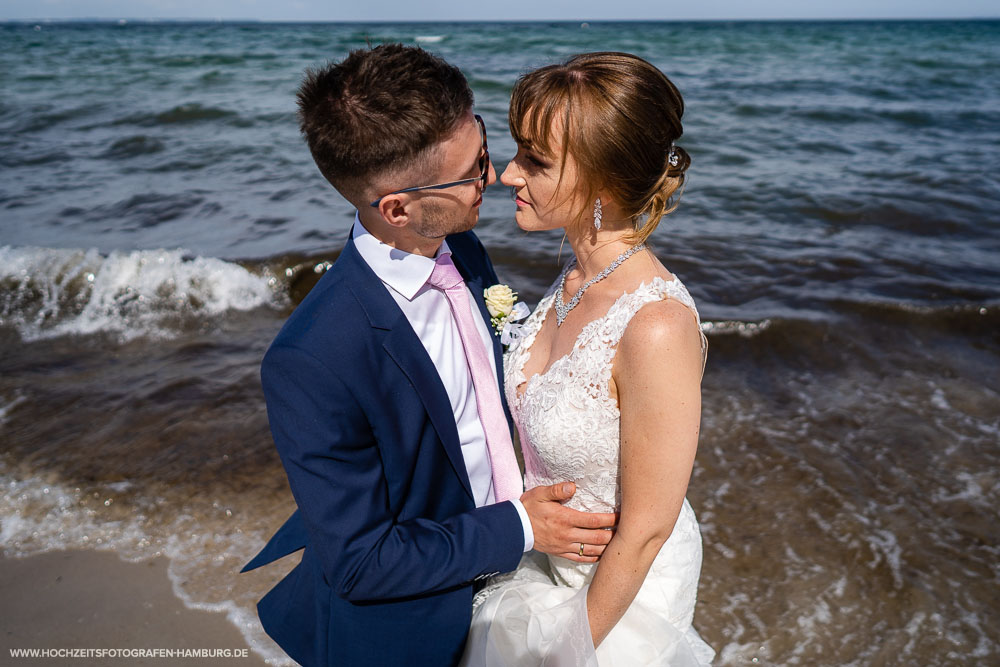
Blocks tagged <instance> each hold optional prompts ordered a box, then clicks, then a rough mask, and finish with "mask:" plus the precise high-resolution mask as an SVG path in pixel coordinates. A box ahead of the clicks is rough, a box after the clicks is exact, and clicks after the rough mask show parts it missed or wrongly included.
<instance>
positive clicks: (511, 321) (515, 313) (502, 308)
mask: <svg viewBox="0 0 1000 667" xmlns="http://www.w3.org/2000/svg"><path fill="white" fill-rule="evenodd" d="M483 298H485V299H486V309H487V310H489V311H490V324H492V325H493V329H494V330H495V331H496V333H497V335H499V336H500V342H501V343H502V344H503V345H510V344H511V343H512V342H513V341H514V340H515V339H516V338H518V337H519V336H520V335H521V325H520V324H515V322H517V321H518V320H523V319H524V318H525V317H527V316H528V313H529V312H530V311H529V309H528V306H526V305H525V304H523V303H518V302H517V292H515V291H514V290H512V289H511V288H510V287H509V286H508V285H493V286H492V287H487V288H486V289H485V290H483Z"/></svg>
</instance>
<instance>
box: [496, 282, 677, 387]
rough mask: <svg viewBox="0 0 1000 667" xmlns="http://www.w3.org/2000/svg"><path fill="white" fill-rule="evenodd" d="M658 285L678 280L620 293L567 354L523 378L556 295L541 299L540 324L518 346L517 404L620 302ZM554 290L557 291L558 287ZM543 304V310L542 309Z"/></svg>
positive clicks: (579, 335)
mask: <svg viewBox="0 0 1000 667" xmlns="http://www.w3.org/2000/svg"><path fill="white" fill-rule="evenodd" d="M570 267H571V264H567V265H566V268H565V269H563V272H565V271H567V270H569V268H570ZM560 277H562V274H560ZM658 283H662V284H663V285H671V284H675V283H680V280H679V279H678V278H677V276H676V274H675V275H674V277H673V280H667V279H666V278H664V277H662V276H654V277H653V278H652V279H650V281H649V282H648V283H647V282H646V281H645V280H644V281H642V282H641V283H639V285H638V286H637V287H636V288H635V289H633V290H631V291H628V292H622V293H621V294H620V295H618V298H616V299H615V301H614V303H612V304H611V306H610V307H609V308H608V310H607V312H605V313H604V314H603V315H601V316H599V317H595V318H594V319H592V320H591V321H589V322H587V323H586V324H585V325H583V328H582V329H580V333H578V334H577V335H576V339H575V340H574V341H573V346H572V347H571V348H570V349H569V351H568V352H566V353H565V354H563V355H561V356H560V357H558V358H557V359H554V360H553V361H552V362H551V363H550V364H549V365H548V368H545V369H544V370H541V371H539V372H537V373H535V374H534V375H532V376H531V377H525V375H524V367H525V365H526V364H527V363H528V359H529V358H530V357H531V352H530V351H529V350H530V348H531V346H532V345H534V343H535V338H536V337H537V335H538V333H539V332H540V331H541V330H542V327H543V326H544V325H545V320H546V319H548V316H549V311H550V310H551V309H552V304H553V303H554V301H555V296H556V294H555V292H554V291H553V292H552V293H551V294H549V295H548V296H546V297H545V299H543V300H542V302H541V303H539V311H541V313H540V317H539V319H540V322H539V324H538V328H537V329H535V330H534V331H532V332H531V333H530V334H529V335H528V336H525V337H524V338H523V339H522V340H521V341H520V345H518V347H519V348H520V347H521V346H524V347H525V352H526V354H522V355H521V359H520V363H519V364H518V368H517V369H516V371H517V377H518V379H519V380H520V379H521V378H524V379H523V380H521V381H520V382H518V384H517V386H516V387H514V396H515V397H516V399H517V402H518V403H520V402H521V399H522V398H523V397H524V394H525V392H527V390H528V385H530V384H531V383H532V382H534V381H535V380H537V379H539V378H544V377H545V376H546V375H548V374H549V373H551V372H552V370H553V369H554V368H555V367H556V366H558V365H560V364H563V363H565V362H566V360H567V359H569V358H570V357H572V356H573V355H574V354H575V353H576V352H577V350H578V349H579V348H580V347H581V341H583V340H585V338H587V337H589V336H590V335H592V334H593V332H594V330H596V329H597V327H598V326H600V324H601V323H603V322H604V321H605V320H607V319H608V318H609V317H611V315H612V314H613V313H614V312H615V310H617V309H618V307H619V306H620V305H621V303H622V301H623V300H625V298H626V297H629V296H632V295H634V294H638V293H640V292H642V291H643V290H648V289H650V288H652V287H653V286H654V285H657V284H658ZM556 289H558V285H557V287H556ZM543 304H544V308H543V307H542V305H543Z"/></svg>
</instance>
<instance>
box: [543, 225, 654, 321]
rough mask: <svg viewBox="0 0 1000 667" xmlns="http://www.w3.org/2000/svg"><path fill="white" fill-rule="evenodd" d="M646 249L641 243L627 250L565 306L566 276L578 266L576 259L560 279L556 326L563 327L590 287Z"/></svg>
mask: <svg viewBox="0 0 1000 667" xmlns="http://www.w3.org/2000/svg"><path fill="white" fill-rule="evenodd" d="M645 247H646V244H645V242H643V243H640V244H639V245H634V246H632V247H631V248H629V249H628V250H626V251H625V252H623V253H622V254H620V255H618V256H617V257H615V261H613V262H611V264H609V265H608V266H607V268H606V269H604V270H603V271H601V272H600V273H598V274H597V275H596V276H594V277H593V278H591V279H590V280H588V281H587V282H585V283H584V284H583V285H582V286H581V287H580V289H578V290H577V291H576V294H574V295H573V298H572V299H570V300H569V303H568V304H564V303H563V291H564V290H565V288H566V274H567V273H569V271H570V269H572V268H573V265H574V264H576V258H575V257H574V258H573V262H572V264H570V265H569V266H568V267H566V270H565V271H563V274H562V277H561V278H560V279H559V289H557V290H556V303H555V306H556V326H562V323H563V320H565V319H566V316H567V315H569V311H571V310H573V309H574V308H576V306H577V304H578V303H580V298H581V297H582V296H583V293H584V292H586V291H587V288H588V287H590V286H591V285H593V284H594V283H597V282H600V281H602V280H604V279H605V278H607V277H608V276H609V275H611V272H612V271H614V270H615V269H617V268H618V267H619V266H621V263H622V262H624V261H625V260H626V259H628V258H629V257H631V256H632V255H634V254H635V253H637V252H639V251H640V250H642V249H644V248H645Z"/></svg>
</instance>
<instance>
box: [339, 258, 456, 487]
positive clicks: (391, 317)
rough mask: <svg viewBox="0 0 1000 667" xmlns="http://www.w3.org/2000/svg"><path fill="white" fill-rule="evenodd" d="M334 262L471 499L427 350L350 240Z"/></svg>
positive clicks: (450, 420)
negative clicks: (346, 276) (349, 278)
mask: <svg viewBox="0 0 1000 667" xmlns="http://www.w3.org/2000/svg"><path fill="white" fill-rule="evenodd" d="M337 261H338V263H339V262H343V261H346V262H347V266H346V267H345V268H346V269H347V270H348V271H349V272H350V274H351V275H352V276H353V280H352V281H350V283H349V284H350V289H351V290H352V292H354V296H355V298H356V299H357V300H358V302H359V303H360V304H361V307H362V308H363V309H364V311H365V313H366V314H367V315H368V320H369V323H370V324H371V327H372V329H373V330H376V331H383V332H385V333H384V335H383V338H382V347H383V349H385V351H386V354H388V355H389V357H390V358H391V359H392V360H393V361H394V362H395V363H396V365H397V366H399V369H400V370H401V371H402V372H403V373H404V374H405V375H406V377H407V378H408V379H409V380H410V382H411V383H412V385H413V387H414V388H415V390H416V393H417V395H418V396H419V397H420V401H421V402H422V403H423V404H424V409H426V410H427V414H428V416H429V417H430V420H431V424H433V425H434V430H435V431H437V434H438V438H440V440H441V444H442V445H443V446H444V449H445V452H446V453H447V454H448V459H449V460H450V461H451V465H452V467H453V468H454V469H455V474H456V475H458V478H459V479H460V480H461V482H462V486H463V488H464V489H465V491H466V493H468V494H469V497H470V498H473V499H474V497H473V494H472V485H471V484H470V482H469V473H468V470H467V469H466V467H465V457H464V456H463V455H462V445H461V442H460V441H459V439H458V427H457V426H456V424H455V415H454V413H453V412H452V408H451V401H450V400H449V399H448V392H447V391H446V390H445V388H444V383H443V382H441V376H440V375H438V372H437V369H436V368H434V363H433V362H432V361H431V358H430V357H429V356H428V355H427V350H426V349H424V346H423V344H422V343H421V342H420V338H418V337H417V334H416V333H414V331H413V328H412V327H411V326H410V323H409V321H408V320H407V319H406V316H405V315H404V314H403V311H401V310H400V309H399V306H398V305H396V302H395V301H394V300H393V298H392V296H391V295H390V294H389V291H388V290H387V289H386V287H385V285H384V284H383V283H382V281H381V280H380V279H379V277H378V276H377V275H375V272H374V271H372V269H371V267H369V266H368V264H367V263H365V261H364V260H363V259H362V258H361V255H360V254H358V251H357V250H356V249H355V247H354V240H353V238H352V239H350V240H349V241H348V242H347V244H346V245H345V246H344V250H343V252H342V253H341V256H340V258H339V259H338V260H337Z"/></svg>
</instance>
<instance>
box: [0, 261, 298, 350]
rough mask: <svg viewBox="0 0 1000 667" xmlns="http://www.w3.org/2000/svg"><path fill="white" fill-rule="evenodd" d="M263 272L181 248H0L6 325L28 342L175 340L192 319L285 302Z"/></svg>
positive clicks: (1, 313) (278, 284) (277, 283)
mask: <svg viewBox="0 0 1000 667" xmlns="http://www.w3.org/2000/svg"><path fill="white" fill-rule="evenodd" d="M282 283H283V281H281V280H279V278H278V277H277V276H274V275H270V272H269V271H268V270H267V268H266V267H264V270H263V271H262V272H261V273H259V274H258V273H253V272H251V271H250V270H248V269H247V268H245V267H243V266H241V265H239V264H235V263H232V262H227V261H223V260H221V259H216V258H212V257H192V256H190V255H188V254H187V253H185V252H184V251H183V250H135V251H132V252H120V251H116V252H112V253H111V254H109V255H102V254H100V253H99V252H98V251H97V250H94V249H91V250H73V249H68V250H64V249H55V248H12V247H9V246H4V247H0V324H3V325H8V326H13V327H15V328H16V329H17V331H18V333H20V335H21V337H22V338H23V339H25V340H29V341H30V340H38V339H44V338H52V337H56V336H65V335H86V334H95V333H104V332H110V333H115V334H118V336H119V337H120V338H121V339H123V340H131V339H133V338H136V337H138V336H144V335H151V336H157V337H170V336H172V335H174V334H175V333H176V332H177V331H178V330H179V329H180V328H182V326H183V324H184V323H185V322H186V321H187V320H190V319H192V318H194V319H197V320H200V319H203V318H205V317H213V316H219V315H222V314H224V313H226V312H227V311H231V310H235V311H247V310H252V309H255V308H259V307H272V308H280V307H282V306H283V305H284V303H285V297H284V290H283V289H282Z"/></svg>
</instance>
